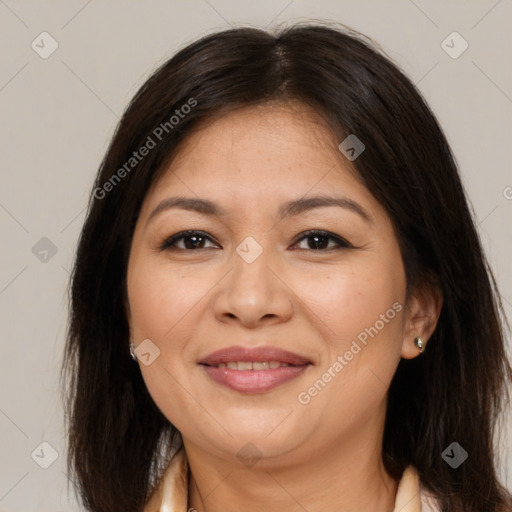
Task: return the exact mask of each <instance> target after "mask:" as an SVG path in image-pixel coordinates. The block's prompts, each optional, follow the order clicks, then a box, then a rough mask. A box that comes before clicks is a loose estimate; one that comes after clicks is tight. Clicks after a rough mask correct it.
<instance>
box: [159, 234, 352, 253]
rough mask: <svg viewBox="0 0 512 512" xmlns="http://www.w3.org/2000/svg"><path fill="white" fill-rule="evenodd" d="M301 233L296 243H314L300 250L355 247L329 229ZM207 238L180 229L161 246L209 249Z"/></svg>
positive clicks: (179, 248) (161, 248)
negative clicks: (331, 242)
mask: <svg viewBox="0 0 512 512" xmlns="http://www.w3.org/2000/svg"><path fill="white" fill-rule="evenodd" d="M301 234H302V237H301V238H298V239H296V241H295V244H297V242H300V241H302V240H309V241H312V243H308V244H307V245H308V247H300V248H299V249H300V250H311V251H321V250H324V251H325V250H333V249H334V250H335V249H343V248H351V247H353V245H351V244H350V243H349V242H347V241H346V240H345V239H344V238H341V237H340V236H337V235H335V234H333V233H329V232H328V231H322V230H319V229H312V230H310V231H305V232H304V233H301ZM207 240H209V241H211V240H212V239H211V237H209V236H208V235H207V234H206V233H204V232H203V231H197V230H188V231H180V232H179V233H176V234H175V235H172V236H171V237H169V238H167V239H166V240H165V241H164V242H163V243H162V244H161V245H160V247H159V248H160V250H161V251H164V250H175V249H178V250H189V251H190V250H200V249H208V247H205V246H204V244H205V241H207ZM181 241H183V244H182V245H181V246H179V242H181ZM329 241H333V242H334V246H330V247H329Z"/></svg>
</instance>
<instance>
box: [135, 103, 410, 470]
mask: <svg viewBox="0 0 512 512" xmlns="http://www.w3.org/2000/svg"><path fill="white" fill-rule="evenodd" d="M339 142H340V141H338V140H336V139H335V137H334V136H333V135H332V134H331V132H330V131H329V130H328V129H327V127H326V126H325V125H324V124H323V123H322V120H321V119H320V118H319V117H317V116H316V114H315V113H314V112H312V111H310V110H308V108H307V107H305V106H300V105H295V106H291V105H273V106H271V105H266V106H259V107H247V108H244V109H241V110H238V111H236V112H233V113H230V114H227V115H225V116H224V117H221V118H219V119H217V120H216V121H215V122H212V123H209V124H207V125H205V126H204V127H203V128H202V129H201V130H198V131H196V132H195V133H194V134H192V135H190V136H189V137H188V139H187V140H186V141H185V143H184V145H183V146H182V148H181V150H180V152H179V153H178V155H177V157H176V158H175V159H174V160H173V162H172V163H171V165H170V167H169V168H168V169H167V170H166V172H165V173H164V175H163V176H162V177H161V178H160V180H159V181H157V183H156V184H155V185H154V186H153V188H152V189H151V190H150V191H149V192H148V194H147V196H146V198H145V201H144V203H143V206H142V209H141V213H140V217H139V219H138V222H137V224H136V228H135V232H134V237H133V242H132V247H131V253H130V259H129V265H128V274H127V284H128V301H129V312H128V316H129V323H130V330H131V334H132V339H133V342H134V344H135V345H136V346H137V345H139V344H140V343H142V342H143V340H149V341H144V343H145V344H146V345H141V347H142V346H145V347H146V348H147V349H148V350H147V351H146V352H148V353H149V354H150V355H147V356H146V363H150V364H140V369H141V372H142V375H143V378H144V381H145V384H146V385H147V388H148V390H149V393H150V394H151V396H152V398H153V399H154V401H155V403H156V404H157V406H158V407H159V409H160V410H161V411H162V413H163V414H164V415H165V416H166V417H167V418H168V419H169V421H170V422H171V423H172V424H173V425H174V426H175V427H176V428H177V429H178V430H179V431H180V432H181V434H182V437H183V439H184V441H185V444H187V443H188V444H189V446H196V447H198V448H200V449H202V450H204V451H207V452H209V453H211V454H214V455H216V456H220V457H223V458H225V459H227V458H229V457H232V458H233V460H235V459H234V457H235V456H236V454H237V453H239V451H240V449H241V448H242V447H244V446H245V445H246V443H252V445H254V446H256V447H257V450H258V453H259V454H261V456H262V457H263V458H262V461H265V460H272V458H273V457H279V458H280V460H282V461H285V460H289V461H294V462H297V461H301V460H307V458H308V457H310V456H311V455H312V454H313V453H315V454H318V453H319V452H329V450H332V448H333V447H334V446H336V447H342V446H348V445H349V444H350V443H352V445H354V443H355V444H357V443H358V442H359V441H360V442H361V443H363V440H364V442H368V438H369V437H371V438H372V439H375V438H377V437H378V436H379V435H380V433H381V432H382V429H383V425H384V423H383V422H384V414H385V409H386V393H387V390H388V387H389V384H390V381H391V379H392V376H393V374H394V372H395V370H396V367H397V364H398V362H399V360H400V357H401V356H406V357H407V350H408V349H406V348H404V347H405V345H404V339H405V337H406V333H407V330H408V324H409V319H408V316H407V313H406V305H405V302H404V301H405V290H406V280H405V273H404V267H403V264H402V259H401V254H400V250H399V245H398V241H397V238H396V235H395V232H394V230H393V226H392V224H391V221H390V219H389V217H388V215H387V214H386V212H385V211H384V209H383V208H382V207H381V205H380V204H379V203H378V202H377V201H376V199H375V198H374V197H373V196H372V195H371V194H370V192H369V191H368V190H367V189H366V188H365V187H364V186H363V185H362V183H361V182H360V180H358V178H357V176H356V174H355V173H354V171H353V170H351V168H350V162H349V161H348V160H347V159H346V158H345V157H344V156H343V155H342V154H341V152H340V151H339V150H338V144H339ZM178 196H180V197H184V198H189V199H201V200H207V201H209V202H212V203H214V205H215V207H216V208H217V209H218V212H217V213H215V214H212V213H211V212H210V213H209V212H208V209H207V208H204V209H203V210H202V211H195V210H191V209H184V208H181V207H179V206H176V205H175V206H171V204H170V202H169V200H172V199H173V198H176V197H178ZM313 197H322V198H324V199H325V198H331V199H339V200H340V201H339V202H338V204H334V202H331V204H323V205H320V206H319V204H320V202H319V201H318V202H317V203H316V206H315V203H314V202H309V203H307V202H306V203H300V202H299V203H297V204H296V205H295V207H292V208H288V209H286V207H285V206H283V205H286V204H287V203H288V202H294V201H304V200H308V199H310V198H313ZM301 204H302V206H301ZM308 205H309V208H308ZM311 230H318V231H319V232H316V233H315V232H314V231H313V233H311ZM184 231H192V232H193V233H185V234H183V233H182V232H184ZM175 235H177V236H175ZM232 347H239V348H240V347H241V348H243V349H262V352H254V353H252V354H249V355H247V356H244V355H243V353H231V354H230V353H229V352H228V353H227V354H224V356H225V357H224V358H222V357H221V358H215V357H213V358H209V359H207V358H208V356H210V355H211V354H212V353H214V352H216V351H219V350H221V349H228V348H232ZM270 349H272V350H274V352H271V351H269V350H270ZM279 350H283V351H287V352H290V353H292V354H294V355H295V356H298V357H300V358H302V359H300V360H299V359H296V360H294V361H291V362H288V363H286V364H290V366H286V364H284V365H283V363H285V360H286V359H287V358H286V356H285V355H283V354H282V353H279V352H278V351H279ZM155 356H156V357H155ZM265 357H266V358H267V359H265ZM205 360H207V361H209V363H211V364H212V366H206V365H205V364H201V362H203V363H204V362H205ZM265 360H266V361H269V360H275V361H276V362H278V363H280V366H279V368H269V367H268V366H266V363H264V362H263V361H265ZM227 361H232V364H231V365H228V366H227V367H226V368H223V367H222V364H221V366H220V367H216V366H215V365H218V364H219V362H220V363H222V362H224V363H226V364H227ZM236 361H242V362H244V361H245V362H247V361H249V362H250V361H255V362H256V363H258V362H259V364H255V365H254V367H253V369H252V370H251V369H243V368H251V365H237V364H236ZM230 366H231V367H230ZM270 366H271V367H272V366H276V364H275V363H274V364H271V365H270ZM261 368H262V369H261ZM259 371H261V372H262V373H261V374H259V375H258V372H259ZM242 372H245V375H241V374H242ZM248 372H250V373H248ZM358 440H359V441H358ZM274 461H275V459H274Z"/></svg>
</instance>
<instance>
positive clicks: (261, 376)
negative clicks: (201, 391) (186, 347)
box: [199, 346, 313, 394]
mask: <svg viewBox="0 0 512 512" xmlns="http://www.w3.org/2000/svg"><path fill="white" fill-rule="evenodd" d="M234 361H252V362H264V361H279V362H281V363H288V364H289V365H291V366H281V367H279V368H274V369H269V370H233V369H231V368H217V367H216V365H218V364H219V363H228V362H234ZM199 364H200V365H202V367H203V369H204V371H205V372H206V374H207V375H208V376H209V377H210V378H211V379H212V380H213V381H214V382H216V383H218V384H221V385H223V386H226V387H228V388H231V389H233V390H235V391H239V392H242V393H247V394H255V393H264V392H266V391H269V390H271V389H274V388H276V387H277V386H280V385H281V384H284V383H285V382H288V381H290V380H292V379H294V378H296V377H298V376H299V375H300V374H302V373H303V372H304V371H305V370H306V369H307V368H308V367H309V366H311V365H312V364H313V363H312V362H311V361H310V360H309V359H306V358H305V357H302V356H299V355H298V354H294V353H293V352H289V351H287V350H282V349H279V348H277V347H268V346H266V347H256V348H245V347H239V346H234V347H228V348H225V349H221V350H217V351H216V352H212V353H211V354H210V355H208V356H207V357H206V358H204V359H202V360H201V361H200V362H199Z"/></svg>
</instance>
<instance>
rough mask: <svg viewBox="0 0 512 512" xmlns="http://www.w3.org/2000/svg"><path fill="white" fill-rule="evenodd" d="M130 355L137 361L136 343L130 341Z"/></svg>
mask: <svg viewBox="0 0 512 512" xmlns="http://www.w3.org/2000/svg"><path fill="white" fill-rule="evenodd" d="M130 355H131V356H132V359H133V360H134V361H137V354H136V353H135V345H134V344H133V343H130Z"/></svg>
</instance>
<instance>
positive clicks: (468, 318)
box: [61, 23, 512, 512]
mask: <svg viewBox="0 0 512 512" xmlns="http://www.w3.org/2000/svg"><path fill="white" fill-rule="evenodd" d="M276 100H277V101H282V102H289V101H300V102H302V103H304V104H307V105H309V106H311V107H312V108H313V109H315V111H317V112H318V113H319V114H320V115H321V116H323V118H324V119H325V120H326V121H327V122H328V123H329V126H330V127H331V129H332V131H333V133H334V134H335V135H336V136H337V137H338V140H339V141H340V142H341V141H342V140H344V139H345V138H346V137H347V136H348V135H349V134H356V136H357V137H358V138H359V139H360V140H361V141H363V143H364V144H365V151H364V152H363V153H362V154H361V155H360V156H359V157H358V158H357V160H355V161H354V162H353V165H354V167H355V169H356V171H357V173H358V174H359V176H360V178H361V179H362V180H363V182H364V184H365V185H366V187H367V188H368V189H369V190H370V192H371V193H372V194H373V195H374V196H375V198H376V199H377V200H378V201H379V202H380V203H381V204H382V205H383V206H384V208H385V209H386V210H387V212H388V214H389V216H390V218H391V219H392V222H393V223H394V226H395V229H396V233H397V236H398V239H399V243H400V247H401V250H402V256H403V262H404V266H405V269H406V275H407V283H408V289H410V287H412V286H417V285H419V284H420V283H425V282H427V281H428V282H429V283H431V284H432V283H433V284H434V285H435V286H438V287H439V288H440V290H441V292H442V295H443V299H444V300H443V307H442V311H441V315H440V319H439V322H438V325H437V328H436V330H435V332H434V334H433V336H432V338H431V339H430V340H429V343H428V348H427V350H426V351H425V353H424V354H422V355H421V357H417V358H415V359H412V360H401V361H400V363H399V366H398V369H397V371H396V374H395V376H394V378H393V381H392V383H391V386H390V390H389V402H388V411H387V417H386V425H385V431H384V440H383V447H382V449H383V459H384V463H385V466H386V468H387V470H388V471H389V473H390V474H391V475H392V476H394V477H395V478H399V477H400V476H401V474H402V472H403V470H404V468H405V467H406V466H407V465H409V464H412V465H414V466H415V467H416V468H417V469H418V472H419V475H420V478H421V480H422V482H423V484H424V485H425V486H426V488H427V489H429V490H431V491H432V492H434V493H435V494H436V495H438V496H439V497H440V500H441V502H442V510H443V511H444V512H449V511H450V512H453V511H455V512H462V511H464V512H482V511H484V510H485V511H487V512H491V511H498V510H505V503H506V502H507V501H506V500H507V493H506V490H505V489H504V488H503V487H502V486H501V485H500V484H499V482H498V478H497V474H496V466H495V462H494V457H493V435H494V431H495V426H496V424H497V421H498V419H499V415H500V413H501V411H502V410H503V408H504V406H505V405H506V404H508V394H507V388H506V385H507V383H508V382H510V381H511V380H512V369H511V366H510V364H509V361H508V360H507V355H506V350H505V343H504V336H503V332H502V321H504V315H503V317H502V318H501V317H500V314H502V313H503V309H502V306H501V302H500V298H499V295H498V292H497V288H496V284H495V281H494V278H493V276H492V273H491V271H490V269H489V267H488V264H487V263H486V260H485V257H484V254H483V250H482V247H481V244H480V241H479V238H478V235H477V232H476V229H475V224H474V221H473V217H472V213H471V211H470V209H469V207H468V202H467V200H466V198H465V194H464V190H463V187H462V185H461V181H460V178H459V175H458V171H457V166H456V163H455V161H454V157H453V156H452V153H451V150H450V148H449V146H448V143H447V140H446V138H445V136H444V134H443V132H442V130H441V128H440V127H439V125H438V123H437V121H436V118H435V116H434V114H433V113H432V111H431V110H430V108H429V107H428V106H427V104H426V102H425V100H424V99H423V98H422V96H421V95H420V93H419V92H418V90H417V89H416V88H415V86H414V85H413V84H412V83H411V82H410V81H409V79H407V78H406V77H405V76H404V74H403V73H402V72H401V71H400V69H399V67H398V66H397V65H396V64H394V63H393V62H392V61H391V59H389V58H388V57H387V56H385V54H384V53H383V52H382V51H380V50H378V49H377V47H376V45H375V44H374V43H372V42H371V40H369V39H367V38H365V37H364V36H362V35H361V34H358V33H357V32H354V31H352V30H350V29H348V28H346V27H344V26H343V28H340V27H339V25H338V26H336V27H334V28H333V27H332V26H327V25H326V24H321V23H315V24H309V25H295V26H292V27H289V28H285V29H282V30H279V31H276V33H270V32H267V31H263V30H259V29H253V28H236V29H230V30H226V31H223V32H218V33H215V34H212V35H208V36H206V37H203V38H202V39H200V40H198V41H196V42H194V43H192V44H190V45H189V46H187V47H185V48H184V49H182V50H181V51H179V52H178V53H177V54H176V55H175V56H174V57H172V58H171V59H170V60H168V61H167V62H165V63H164V64H163V65H162V66H161V67H160V68H159V69H158V70H157V71H156V72H154V73H153V75H152V76H151V77H150V78H149V79H148V80H147V81H146V82H145V83H144V85H143V86H142V87H141V89H140V90H139V91H138V92H137V94H136V95H135V97H134V98H133V100H132V102H131V103H130V105H129V106H128V108H127V110H126V111H125V113H124V115H123V117H122V119H121V121H120V122H119V125H118V127H117V131H116V133H115V135H114V137H113V139H112V141H111V144H110V146H109V149H108V151H107V153H106V155H105V157H104V160H103V162H102V164H101V167H100V169H99V172H98V175H97V178H96V183H95V186H94V190H93V192H92V194H91V198H90V202H89V208H88V213H87V218H86V221H85V225H84V227H83V230H82V233H81V236H80V240H79V244H78V249H77V254H76V259H75V263H74V268H73V272H72V277H71V290H70V292H71V293H70V317H69V326H68V337H67V345H66V352H65V356H64V361H63V366H62V374H61V377H64V376H67V379H66V380H67V381H69V383H67V384H66V386H67V387H66V388H65V389H66V391H67V394H66V397H65V407H66V411H67V417H66V419H67V422H68V423H69V433H68V435H69V452H68V471H69V473H70V477H72V478H74V479H75V480H76V483H75V485H76V488H77V489H78V491H79V493H80V496H81V498H82V501H83V504H84V505H85V506H86V507H87V510H90V511H94V512H130V511H140V510H142V508H143V506H144V504H145V503H146V501H147V500H148V498H149V496H150V494H151V492H152V491H153V489H154V486H155V485H156V483H157V481H158V479H159V477H160V476H161V473H162V471H163V469H164V468H165V467H166V466H167V464H168V463H169V460H170V456H171V452H170V443H171V441H172V440H173V439H176V437H177V430H176V429H175V428H174V427H173V426H172V425H171V424H170V422H169V421H168V420H167V419H166V418H165V417H164V416H163V414H162V413H161V411H160V410H159V409H158V408H157V407H156V405H155V403H154V402H153V400H152V398H151V396H150V395H149V393H148V391H147V389H146V386H145V384H144V381H143V379H142V376H141V372H140V370H139V367H138V365H136V364H134V363H133V361H132V360H131V358H130V356H129V351H128V343H129V328H128V323H127V316H126V308H125V305H126V302H127V297H126V272H127V261H128V255H129V251H130V244H131V240H132V234H133V230H134V226H135V223H136V221H137V216H138V214H139V210H140V207H141V204H142V201H143V199H144V197H145V195H146V193H147V191H148V189H149V187H150V186H151V185H152V184H153V183H155V180H156V179H158V176H159V173H161V172H162V170H163V169H165V167H166V164H167V163H168V162H169V159H170V158H171V157H172V156H173V155H174V154H175V153H176V150H177V148H178V144H179V143H180V141H182V140H184V138H185V137H186V136H187V135H188V134H190V133H191V132H192V130H193V129H194V127H197V126H199V123H201V122H203V121H206V120H208V119H212V118H214V117H215V116H217V115H219V114H220V113H224V112H229V111H232V110H233V109H236V108H238V107H242V106H248V105H257V104H262V103H265V102H268V101H276ZM184 105H189V107H191V108H186V109H185V108H183V106H184ZM177 111H178V112H177ZM178 113H181V114H182V115H179V120H177V118H176V119H174V121H171V117H172V116H173V115H174V116H177V115H178ZM162 123H167V125H164V126H166V130H164V131H162V130H163V128H162ZM157 127H160V128H161V130H160V131H161V132H162V133H160V132H159V131H156V132H155V130H156V129H157ZM164 132H165V136H164ZM155 133H160V135H162V137H161V140H160V139H159V140H158V141H157V140H156V139H157V138H158V137H157V136H156V134H155ZM148 137H151V138H152V139H153V141H154V142H156V146H155V147H154V148H152V149H151V150H150V151H149V152H148V154H147V155H146V156H145V157H144V158H143V159H140V161H139V160H137V162H136V163H134V162H133V161H132V160H130V159H131V158H133V152H134V151H137V150H138V149H139V148H141V147H142V146H143V145H145V144H147V141H148ZM121 169H124V172H122V171H121ZM109 184H110V185H109ZM453 441H456V442H457V443H459V444H460V445H461V446H462V447H463V448H465V449H466V451H467V452H469V457H468V459H467V460H466V461H465V462H464V463H463V464H462V465H461V466H459V467H458V468H457V469H453V468H451V467H450V466H449V465H448V464H447V463H446V462H445V461H444V460H443V458H442V457H441V454H442V452H443V450H444V449H445V448H446V447H447V446H448V445H450V444H451V443H452V442H453Z"/></svg>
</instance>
